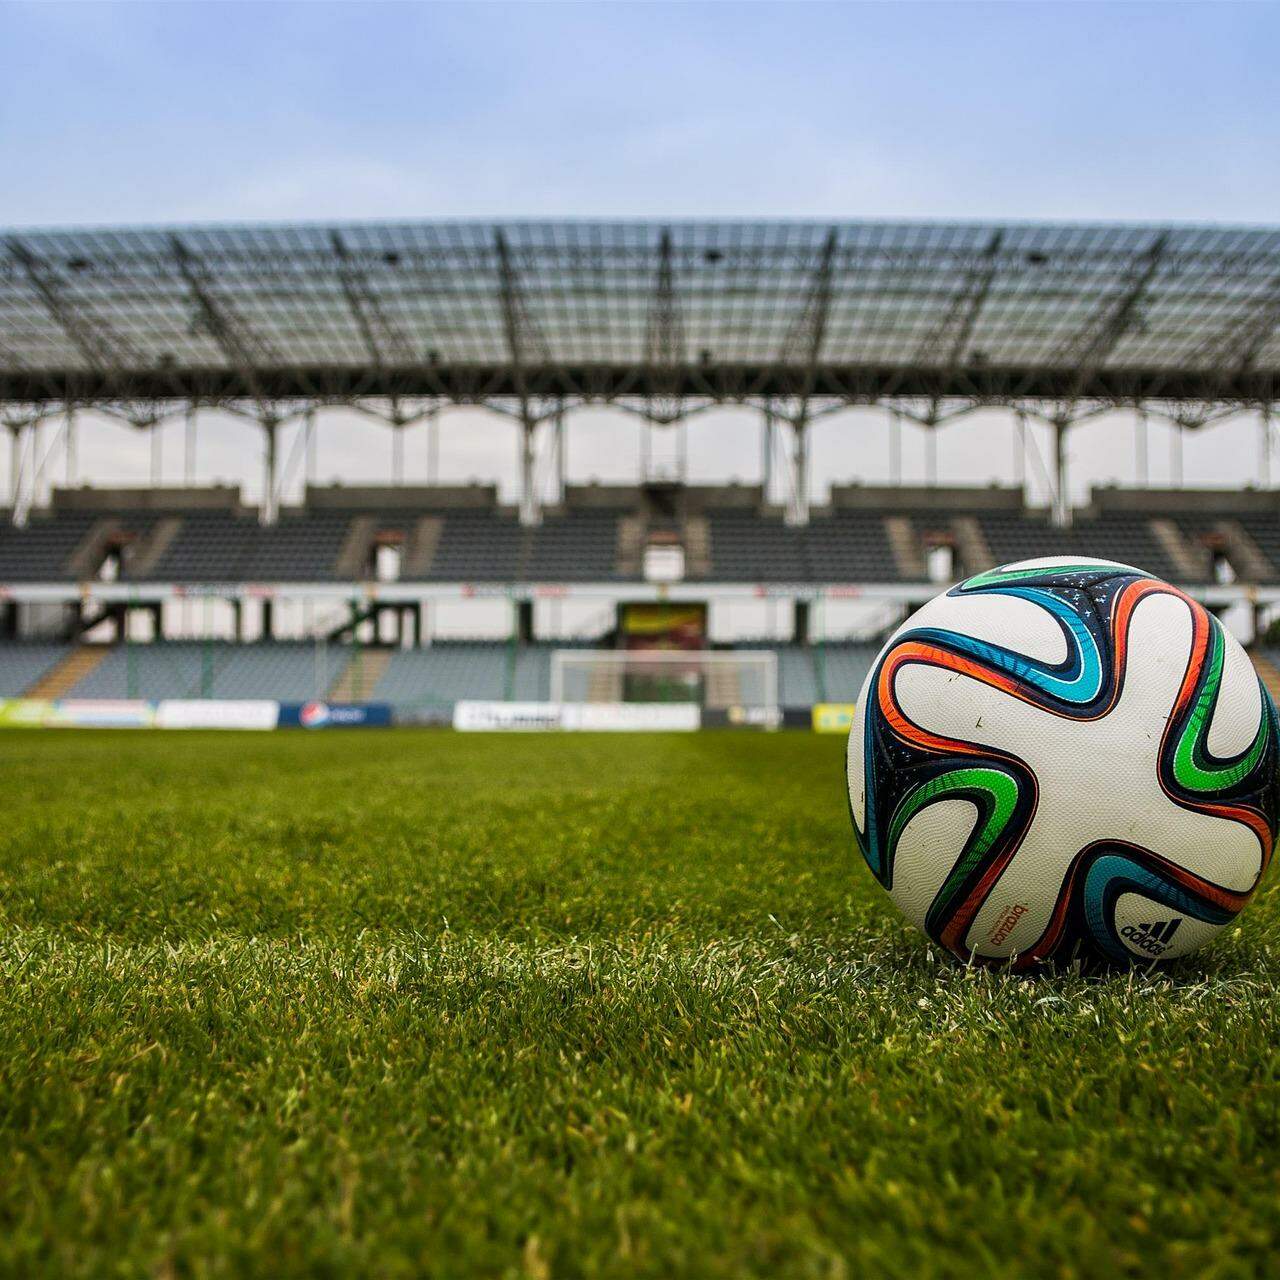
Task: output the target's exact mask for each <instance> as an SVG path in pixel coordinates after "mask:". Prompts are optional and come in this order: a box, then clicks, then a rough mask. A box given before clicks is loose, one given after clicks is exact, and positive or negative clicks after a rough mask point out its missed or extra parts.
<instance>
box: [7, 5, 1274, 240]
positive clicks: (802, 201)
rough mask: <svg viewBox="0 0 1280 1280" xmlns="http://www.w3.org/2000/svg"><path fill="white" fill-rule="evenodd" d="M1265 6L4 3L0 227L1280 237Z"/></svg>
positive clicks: (1269, 8)
mask: <svg viewBox="0 0 1280 1280" xmlns="http://www.w3.org/2000/svg"><path fill="white" fill-rule="evenodd" d="M1277 48H1280V6H1275V5H1261V4H1254V5H1231V4H1206V5H1195V4H1182V5H1175V4H1163V5H1146V4H1132V5H1107V4H1084V3H1067V4H997V5H967V4H933V5H908V4H882V5H868V6H863V5H826V4H801V3H790V4H753V5H745V4H736V3H721V4H696V5H695V4H684V5H671V4H634V5H633V4H603V3H601V4H576V5H565V4H524V5H505V4H474V3H473V4H440V5H410V4H373V3H365V4H343V5H329V4H303V5H297V4H269V5H261V4H250V3H209V4H203V5H183V4H173V3H165V4H142V3H135V4H127V5H121V4H112V3H97V4H56V5H54V4H12V3H9V4H4V5H2V6H0V172H2V173H3V174H4V175H5V180H4V182H3V183H0V224H8V225H23V224H25V225H31V224H47V223H85V222H116V221H131V222H132V221H161V222H165V221H175V220H176V221H186V220H218V219H258V218H338V217H404V216H424V217H426V216H441V215H478V216H485V215H497V214H502V215H519V214H531V215H544V214H616V215H626V214H646V215H673V214H689V215H698V214H707V215H710V214H722V215H723V214H791V215H813V216H832V215H837V214H838V215H841V216H886V215H908V216H940V217H1032V218H1076V217H1080V218H1107V219H1112V218H1118V219H1170V218H1176V219H1192V220H1213V221H1229V222H1257V221H1261V222H1265V221H1269V220H1274V219H1275V218H1276V217H1277V216H1280V165H1278V164H1277V163H1276V157H1277V156H1280V92H1278V91H1277V78H1276V60H1275V51H1276V50H1277Z"/></svg>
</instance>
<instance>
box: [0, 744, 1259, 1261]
mask: <svg viewBox="0 0 1280 1280" xmlns="http://www.w3.org/2000/svg"><path fill="white" fill-rule="evenodd" d="M841 766H842V744H841V742H840V741H839V740H838V739H835V738H817V737H812V736H810V735H807V734H778V735H772V736H768V735H759V736H753V735H749V734H744V735H736V736H735V735H731V734H727V733H725V734H716V733H706V734H701V735H697V736H688V737H679V736H671V737H665V736H655V737H643V736H637V737H629V736H620V737H609V738H604V737H600V738H593V737H586V736H581V737H578V736H569V737H536V736H530V737H516V736H499V737H467V736H455V735H451V734H447V733H436V732H423V731H419V732H397V731H389V732H381V733H378V732H373V733H356V732H348V733H320V734H311V735H308V734H303V733H296V734H292V735H291V734H283V733H282V734H262V735H236V734H227V735H197V734H191V735H181V734H170V735H165V734H159V733H155V734H146V733H138V734H111V733H97V734H93V733H83V734H81V733H72V732H59V733H53V732H50V733H45V734H38V733H33V734H27V733H20V732H9V733H6V734H4V735H2V736H0V777H2V778H3V792H2V794H3V797H4V834H5V838H4V842H3V852H2V853H0V911H2V913H3V933H2V934H0V1272H2V1273H3V1274H7V1275H21V1276H36V1275H41V1274H58V1275H84V1276H133V1275H139V1276H153V1277H171V1276H175V1277H176V1276H236V1275H262V1276H291V1275H302V1274H308V1275H324V1276H339V1275H342V1276H345V1275H353V1274H354V1275H377V1276H388V1277H395V1276H402V1275H412V1274H419V1273H424V1272H425V1273H431V1274H438V1275H441V1276H471V1275H475V1276H531V1277H560V1276H564V1277H572V1276H587V1275H610V1276H633V1275H644V1276H671V1275H698V1276H739V1275H760V1276H778V1275H803V1276H846V1275H847V1276H857V1275H860V1274H873V1275H881V1274H883V1275H890V1276H901V1277H935V1276H937V1277H941V1276H956V1277H974V1276H985V1275H992V1276H994V1275H1000V1276H1004V1277H1017V1276H1026V1275H1045V1276H1072V1275H1087V1276H1102V1275H1132V1276H1142V1277H1146V1278H1152V1277H1160V1278H1161V1280H1164V1278H1166V1277H1179V1276H1188V1277H1190V1276H1196V1277H1200V1276H1253V1275H1263V1274H1267V1273H1270V1274H1272V1275H1274V1274H1276V1271H1277V1266H1278V1264H1277V1261H1276V1258H1277V1253H1276V1250H1277V1245H1278V1244H1280V1240H1278V1237H1280V1155H1278V1152H1280V1044H1278V1041H1280V1035H1278V1032H1280V1016H1278V1015H1280V999H1278V998H1277V984H1278V980H1280V958H1278V956H1277V946H1276V941H1277V922H1278V921H1277V917H1278V915H1280V905H1278V897H1277V891H1276V888H1275V882H1274V881H1273V882H1272V884H1271V885H1270V886H1269V887H1267V888H1264V890H1263V892H1262V895H1261V897H1260V900H1259V901H1257V902H1255V903H1254V905H1253V906H1252V907H1251V908H1250V909H1249V910H1248V911H1247V912H1246V913H1245V915H1244V916H1243V917H1242V918H1241V921H1240V922H1239V924H1238V926H1236V927H1233V928H1232V929H1230V930H1229V931H1228V933H1227V934H1226V935H1225V936H1224V937H1223V938H1221V939H1220V940H1219V941H1218V942H1217V943H1216V944H1215V945H1214V946H1213V947H1212V948H1211V949H1210V950H1209V951H1207V952H1205V953H1204V954H1203V955H1202V956H1201V957H1199V958H1196V959H1193V960H1191V961H1189V962H1186V963H1185V964H1184V965H1183V966H1182V967H1181V968H1179V969H1177V970H1176V971H1174V972H1172V973H1169V974H1164V975H1154V976H1153V975H1144V974H1136V975H1131V976H1124V977H1111V978H1105V979H1092V980H1090V979H1085V978H1079V977H1072V976H1061V977H1039V978H1035V979H1022V978H1016V977H1010V976H1007V975H1002V974H992V973H987V972H979V971H973V970H965V969H963V968H961V967H959V966H957V965H956V964H954V963H953V962H951V961H950V960H948V959H946V958H944V957H943V956H940V955H939V954H937V953H936V951H934V950H931V949H930V948H929V946H928V945H927V944H926V943H925V942H924V940H923V939H922V938H921V937H920V936H919V935H917V934H915V933H914V932H913V931H911V930H910V929H909V927H908V926H906V925H905V924H904V923H903V922H902V921H901V920H900V918H899V917H898V916H897V915H896V914H895V912H894V910H893V909H892V907H891V905H890V904H889V902H888V900H887V898H886V897H885V896H884V895H883V894H882V893H881V891H880V890H879V889H878V888H877V887H876V886H875V885H874V884H873V882H872V881H871V878H870V876H869V875H868V874H867V872H866V871H865V869H864V868H863V867H862V866H861V864H860V862H859V861H857V860H856V855H855V853H854V850H853V846H852V840H851V836H850V831H849V828H848V819H847V816H846V812H845V801H844V796H843V793H842V789H841V788H842V778H841Z"/></svg>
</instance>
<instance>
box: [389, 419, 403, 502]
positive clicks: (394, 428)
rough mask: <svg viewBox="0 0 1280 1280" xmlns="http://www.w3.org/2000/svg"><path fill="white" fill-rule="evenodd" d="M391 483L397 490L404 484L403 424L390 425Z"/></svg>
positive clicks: (394, 423)
mask: <svg viewBox="0 0 1280 1280" xmlns="http://www.w3.org/2000/svg"><path fill="white" fill-rule="evenodd" d="M391 483H392V484H393V485H394V486H395V487H396V488H399V487H400V486H401V485H403V484H404V423H403V422H393V423H392V424H391Z"/></svg>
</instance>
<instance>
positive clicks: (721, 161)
mask: <svg viewBox="0 0 1280 1280" xmlns="http://www.w3.org/2000/svg"><path fill="white" fill-rule="evenodd" d="M1278 48H1280V6H1276V5H1265V4H1249V5H1232V4H1205V5H1198V4H1179V5H1148V4H1131V5H1106V4H1079V3H1065V4H1002V5H966V4H943V5H907V4H884V5H872V6H862V5H841V6H833V5H817V4H812V5H811V4H802V3H791V4H779V5H775V4H755V5H742V4H733V3H722V4H705V5H692V4H688V5H667V4H638V5H628V4H597V5H587V4H582V5H560V4H528V5H485V4H456V5H409V4H394V5H382V4H348V5H327V4H325V5H321V4H308V5H292V4H270V5H257V4H205V5H183V4H175V3H164V4H128V5H119V4H112V3H94V4H13V3H8V4H3V5H0V173H3V175H4V179H3V181H2V182H0V225H8V226H23V225H37V224H39V225H48V224H63V225H65V224H86V223H104V222H105V223H115V222H191V221H218V220H254V219H275V220H285V219H339V218H379V217H386V218H412V217H443V216H480V217H485V216H501V217H518V216H535V217H537V216H571V215H572V216H583V215H616V216H625V215H642V216H649V217H669V216H680V215H685V216H699V215H705V216H715V215H719V216H754V215H771V214H772V215H790V216H811V217H836V216H839V217H842V218H844V217H855V218H856V217H892V216H907V217H944V218H992V219H1009V218H1049V219H1057V218H1082V219H1106V220H1113V219H1120V220H1152V221H1167V220H1191V221H1215V222H1232V223H1240V222H1262V223H1273V222H1276V221H1277V220H1280V164H1278V163H1277V158H1278V157H1280V89H1278V87H1277V86H1278V84H1280V81H1278V79H1277V76H1276V66H1275V51H1276V50H1277V49H1278ZM457 422H458V424H459V425H460V426H461V427H464V428H465V429H459V430H455V431H448V432H446V446H445V452H444V457H443V463H444V467H445V473H446V476H449V477H454V478H463V477H466V476H470V475H483V476H494V475H500V476H501V478H502V479H503V480H504V482H505V483H507V484H509V483H510V481H511V478H512V477H513V475H514V457H515V446H514V440H513V438H512V431H511V428H510V427H509V426H507V425H505V424H502V423H494V422H491V421H486V420H485V419H483V418H482V417H481V416H480V415H476V414H470V413H463V414H459V415H458V416H457ZM579 423H580V425H579V426H577V427H575V429H574V433H573V444H572V449H571V455H570V457H571V466H572V470H573V472H574V474H575V476H577V477H578V478H582V477H585V476H587V475H591V474H598V475H601V476H604V477H606V478H613V479H626V478H631V477H632V476H633V475H634V466H635V458H636V457H637V455H638V444H637V443H636V437H637V432H636V428H635V427H634V425H632V424H631V423H630V422H629V421H628V420H626V419H621V418H618V417H616V416H613V415H609V414H599V413H592V414H584V415H582V416H581V418H580V420H579ZM859 427H860V428H864V429H862V430H855V429H854V428H859ZM249 431H250V429H249V428H245V427H242V426H237V425H235V424H232V423H230V422H228V423H226V424H223V425H222V426H220V427H219V428H218V429H217V430H215V429H214V426H213V424H212V423H211V424H210V428H209V430H208V431H207V432H206V440H205V443H204V446H203V449H202V458H201V472H202V478H206V479H208V478H212V477H214V476H224V477H230V478H244V479H246V480H247V481H248V482H249V483H250V485H251V486H252V485H253V484H254V482H255V481H256V476H257V469H256V465H255V464H253V463H252V462H251V458H252V456H253V447H252V446H253V441H252V437H251V435H250V434H249ZM371 431H376V428H373V427H368V426H358V425H352V426H351V428H350V430H347V429H346V428H345V426H344V424H342V423H337V422H335V423H334V424H333V425H332V426H329V427H326V430H325V435H324V436H323V438H322V459H321V472H322V474H323V475H326V476H328V475H337V476H342V477H344V478H347V479H351V480H356V479H362V478H377V477H380V476H384V475H385V474H386V467H387V458H388V456H389V448H384V447H383V444H382V443H381V442H379V441H377V440H376V439H375V440H373V441H371V440H370V438H369V432H371ZM1252 431H1253V428H1252V427H1251V426H1250V425H1249V424H1247V423H1243V422H1241V423H1237V424H1235V425H1226V426H1222V427H1218V428H1214V429H1212V430H1211V431H1209V432H1206V433H1204V434H1203V435H1202V436H1201V437H1199V438H1198V439H1197V440H1194V441H1192V442H1191V443H1190V444H1189V445H1188V447H1187V452H1186V462H1185V465H1186V471H1187V475H1188V477H1192V476H1194V477H1196V478H1198V479H1200V480H1202V481H1205V482H1211V481H1212V482H1219V483H1221V482H1229V481H1232V480H1239V479H1243V478H1247V477H1248V476H1250V475H1251V473H1252V471H1253V464H1254V459H1255V458H1256V446H1255V445H1254V443H1253V435H1252ZM752 432H754V425H753V423H752V421H751V419H750V418H749V417H747V416H745V415H743V414H741V413H734V412H726V413H725V414H722V415H714V416H713V417H711V418H708V419H707V420H705V421H702V422H699V424H698V425H697V426H695V427H694V428H691V431H690V448H691V460H692V465H693V468H694V470H695V472H697V473H700V474H702V475H706V476H708V477H715V478H725V477H727V476H729V475H732V474H738V475H741V476H743V477H744V478H750V477H751V475H752V474H753V471H754V470H756V469H758V467H757V464H755V462H754V459H755V457H756V446H755V445H754V444H750V445H744V443H743V442H744V436H745V435H746V434H748V433H752ZM752 439H754V437H752ZM620 440H621V441H622V445H621V447H620V446H619V441H620ZM371 445H372V447H371ZM175 446H176V440H174V441H172V442H167V443H166V459H167V469H166V478H176V477H175V475H174V472H173V469H172V462H173V460H174V458H175V455H176V452H177V450H176V447H175ZM410 450H411V452H410V475H411V478H412V477H413V476H414V474H415V469H416V471H417V472H420V471H421V462H422V459H424V458H425V448H424V447H422V446H421V445H418V444H415V443H413V442H411V444H410ZM81 452H82V460H83V462H84V465H85V470H86V471H87V472H88V473H89V474H90V475H92V476H93V477H94V478H95V479H98V480H100V481H105V480H132V481H134V482H138V481H141V480H144V479H145V478H146V473H147V455H146V445H145V442H144V441H142V440H141V439H139V438H138V437H137V436H136V435H133V434H131V433H129V432H127V431H124V430H123V429H117V428H112V427H105V426H104V427H103V428H102V429H101V430H100V431H97V432H96V433H86V438H85V440H84V442H83V443H82V446H81ZM1072 452H1073V461H1074V463H1075V474H1076V479H1077V482H1078V483H1080V484H1083V483H1084V482H1085V481H1086V480H1088V479H1103V478H1107V477H1110V476H1116V477H1118V478H1120V479H1124V480H1132V479H1133V462H1132V458H1133V446H1132V439H1131V434H1130V433H1128V429H1127V426H1126V427H1122V428H1118V427H1117V426H1116V425H1115V424H1114V423H1113V424H1111V425H1108V424H1106V423H1103V424H1100V425H1098V426H1096V427H1088V428H1084V429H1082V430H1081V431H1080V432H1079V433H1078V434H1077V436H1076V437H1075V441H1074V444H1073V449H1072ZM887 456H888V454H887V447H886V443H885V432H884V430H883V426H882V418H881V419H877V418H876V417H875V416H874V415H872V414H866V413H862V414H854V415H852V416H850V417H849V418H847V419H846V418H842V419H839V420H837V422H835V423H832V424H830V425H829V426H827V427H824V428H822V429H821V430H819V431H818V432H816V433H815V479H816V480H817V481H818V482H819V484H820V485H821V484H822V483H824V482H825V481H826V480H829V479H831V478H846V477H848V476H850V475H854V474H856V475H861V476H863V477H864V478H866V479H868V480H875V479H883V478H884V476H885V474H886V471H887ZM921 456H922V449H921V447H920V441H919V440H918V439H916V438H914V433H913V435H912V437H909V439H908V448H907V455H906V458H907V467H908V478H909V479H910V478H918V475H919V466H920V458H921ZM940 456H941V462H942V468H943V475H944V477H946V478H953V479H959V480H986V479H989V478H993V477H998V478H1002V479H1005V480H1008V479H1009V478H1011V475H1012V468H1013V463H1012V457H1011V450H1010V447H1009V430H1008V426H1007V421H1005V420H1000V421H996V420H994V419H992V420H988V421H986V422H978V423H970V424H968V425H964V426H958V427H955V428H952V429H951V430H950V431H948V432H945V433H944V434H943V440H942V446H941V450H940ZM1166 457H1167V455H1166V453H1165V452H1164V447H1163V445H1162V444H1161V443H1160V442H1159V440H1157V441H1156V442H1155V444H1154V446H1153V464H1152V465H1153V475H1154V476H1155V477H1156V478H1161V469H1160V468H1161V464H1162V463H1164V465H1165V467H1166V473H1167V467H1168V465H1171V464H1168V463H1167V462H1165V459H1166Z"/></svg>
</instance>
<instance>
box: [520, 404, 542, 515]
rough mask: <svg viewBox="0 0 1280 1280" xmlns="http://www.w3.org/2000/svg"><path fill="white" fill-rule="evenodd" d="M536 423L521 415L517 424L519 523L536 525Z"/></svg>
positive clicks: (532, 419) (537, 511) (527, 416)
mask: <svg viewBox="0 0 1280 1280" xmlns="http://www.w3.org/2000/svg"><path fill="white" fill-rule="evenodd" d="M537 430H538V421H537V419H536V418H534V417H532V416H531V415H529V414H522V415H521V417H520V422H519V432H520V437H519V445H520V523H521V524H526V525H528V524H537V523H538V522H539V520H540V519H541V511H540V509H539V503H538V487H537V484H536V477H535V475H534V461H535V457H536V453H535V448H534V445H535V443H536V437H535V433H536V432H537Z"/></svg>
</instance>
